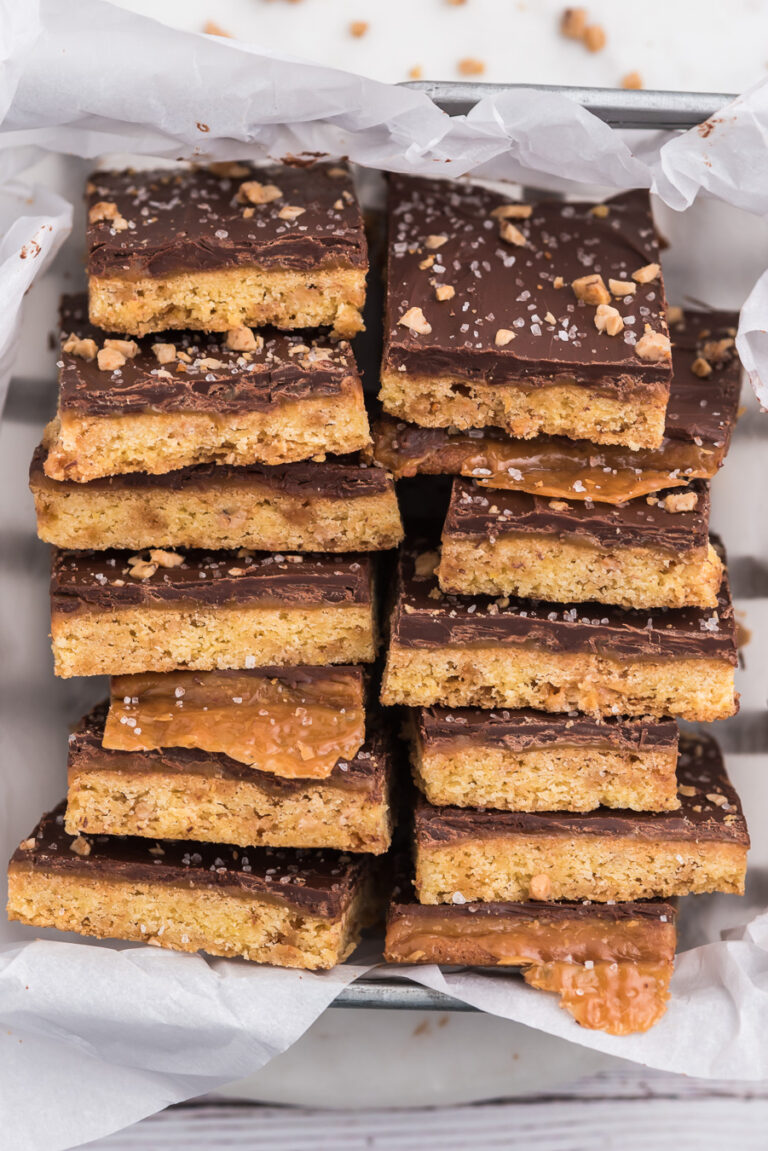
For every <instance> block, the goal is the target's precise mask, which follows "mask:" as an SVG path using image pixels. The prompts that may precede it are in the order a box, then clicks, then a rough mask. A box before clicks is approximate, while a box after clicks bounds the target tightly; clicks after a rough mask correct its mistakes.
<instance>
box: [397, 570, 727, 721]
mask: <svg viewBox="0 0 768 1151" xmlns="http://www.w3.org/2000/svg"><path fill="white" fill-rule="evenodd" d="M424 550H429V549H425V548H420V549H417V550H403V552H402V553H401V558H400V565H399V576H398V586H397V593H396V602H395V606H394V609H393V611H392V616H391V621H390V644H389V652H388V655H387V665H386V668H385V672H384V679H383V682H382V691H381V699H382V703H384V704H387V705H393V704H405V705H407V706H411V707H419V706H424V707H430V706H433V705H435V704H440V705H443V706H446V707H482V708H496V707H512V708H517V707H532V708H535V709H537V710H541V711H552V712H569V711H582V712H586V713H588V714H591V715H596V716H599V715H637V716H654V717H658V718H662V717H665V716H673V717H678V718H682V719H687V720H691V721H701V722H709V721H710V720H714V719H724V718H727V717H728V716H730V715H733V714H734V713H735V711H736V708H737V700H736V696H735V695H734V687H733V677H734V669H735V667H736V662H737V658H736V631H735V621H734V615H733V605H732V603H731V598H730V591H729V588H728V581H727V579H724V580H723V583H722V585H721V588H720V594H719V597H718V604H717V607H716V608H714V609H711V608H707V609H703V610H702V609H699V608H677V609H671V608H658V609H656V610H654V611H653V612H646V611H636V610H622V609H620V608H616V607H609V606H606V605H604V604H589V603H575V604H573V603H571V604H562V603H542V602H539V601H536V600H527V599H513V598H511V597H508V596H499V597H496V598H494V597H491V596H457V595H453V594H446V593H444V592H442V591H441V590H440V587H439V585H438V582H437V578H436V576H435V575H434V574H430V573H429V571H428V570H427V568H425V567H423V566H422V565H421V564H420V553H421V552H422V551H424ZM431 554H435V553H431ZM436 558H437V557H436V554H435V560H436Z"/></svg>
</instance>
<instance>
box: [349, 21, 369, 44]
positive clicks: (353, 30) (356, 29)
mask: <svg viewBox="0 0 768 1151" xmlns="http://www.w3.org/2000/svg"><path fill="white" fill-rule="evenodd" d="M367 31H368V21H367V20H352V22H351V23H350V25H349V34H350V36H354V37H355V39H356V40H359V39H360V37H361V36H365V34H366V32H367Z"/></svg>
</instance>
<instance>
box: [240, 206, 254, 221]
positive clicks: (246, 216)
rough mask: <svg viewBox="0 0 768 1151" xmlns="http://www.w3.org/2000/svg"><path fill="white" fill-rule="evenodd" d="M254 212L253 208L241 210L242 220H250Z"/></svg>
mask: <svg viewBox="0 0 768 1151" xmlns="http://www.w3.org/2000/svg"><path fill="white" fill-rule="evenodd" d="M255 211H256V209H255V208H243V219H244V220H250V218H251V216H253V215H254V213H255Z"/></svg>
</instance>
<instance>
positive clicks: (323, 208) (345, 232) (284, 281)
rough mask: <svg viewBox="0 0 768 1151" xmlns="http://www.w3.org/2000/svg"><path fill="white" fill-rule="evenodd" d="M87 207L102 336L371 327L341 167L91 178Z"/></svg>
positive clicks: (225, 167) (359, 223)
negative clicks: (179, 330)
mask: <svg viewBox="0 0 768 1151" xmlns="http://www.w3.org/2000/svg"><path fill="white" fill-rule="evenodd" d="M87 205H88V232H87V245H88V257H87V270H88V292H89V297H90V314H91V321H92V322H93V323H94V324H96V325H97V326H98V327H102V328H108V329H110V330H113V331H118V332H127V333H129V334H130V335H138V336H141V335H145V334H146V333H147V332H161V331H163V330H165V329H171V328H174V329H175V328H193V329H197V330H200V331H204V332H226V331H228V330H229V329H231V328H237V327H240V326H242V325H246V326H253V325H258V326H262V325H264V324H274V325H275V326H276V327H278V328H314V327H318V326H322V325H328V326H331V327H333V328H334V329H335V331H336V332H337V333H338V334H339V335H343V336H353V335H354V334H355V332H358V331H360V329H361V328H362V326H363V323H362V318H361V315H360V310H361V308H362V306H363V304H364V302H365V277H366V271H367V266H368V255H367V247H366V242H365V234H364V230H363V220H362V215H361V212H360V206H359V204H358V202H357V197H356V196H355V190H354V186H353V184H352V179H351V176H350V172H349V169H348V167H347V166H346V165H345V164H343V163H315V164H310V165H306V164H302V165H300V166H299V165H289V164H280V165H272V166H269V167H255V166H254V165H252V164H249V163H247V162H242V163H240V162H237V163H225V164H212V165H210V166H209V167H208V168H187V169H181V168H180V169H174V170H168V169H158V170H156V171H144V172H137V171H133V170H128V171H122V172H106V171H105V172H95V173H94V174H93V175H92V176H91V178H90V181H89V183H88V187H87Z"/></svg>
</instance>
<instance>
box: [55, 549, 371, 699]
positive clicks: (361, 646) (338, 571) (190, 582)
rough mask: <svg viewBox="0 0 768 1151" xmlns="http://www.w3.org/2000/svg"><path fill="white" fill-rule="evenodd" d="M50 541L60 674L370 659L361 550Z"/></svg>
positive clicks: (367, 581)
mask: <svg viewBox="0 0 768 1151" xmlns="http://www.w3.org/2000/svg"><path fill="white" fill-rule="evenodd" d="M182 559H183V562H182V563H181V564H179V565H177V566H175V567H171V568H167V567H163V566H161V565H160V564H158V563H156V562H154V561H152V558H151V552H150V553H147V554H146V555H142V554H138V555H135V556H131V555H129V554H127V553H126V552H114V551H104V552H67V551H59V550H58V549H54V553H53V563H52V570H51V636H52V641H53V652H54V670H55V672H56V675H60V676H63V677H64V678H67V677H69V676H74V675H128V674H134V673H136V672H147V671H154V672H158V671H161V672H165V671H174V670H177V669H181V670H184V669H187V670H190V671H212V670H214V669H219V670H226V669H227V668H256V667H265V666H269V665H272V664H274V665H275V666H281V667H282V666H286V665H288V666H290V665H297V664H317V665H323V666H325V665H327V664H337V663H341V664H348V663H369V662H371V661H372V660H373V659H374V658H375V656H376V646H377V636H376V630H375V619H374V598H373V567H372V564H371V561H370V559H369V558H368V557H366V556H364V555H359V556H358V555H354V554H352V555H345V556H333V555H325V554H315V555H273V554H271V553H269V554H265V553H264V552H247V551H244V552H212V553H208V552H196V551H190V552H187V553H185V554H184V555H183V557H182Z"/></svg>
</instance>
